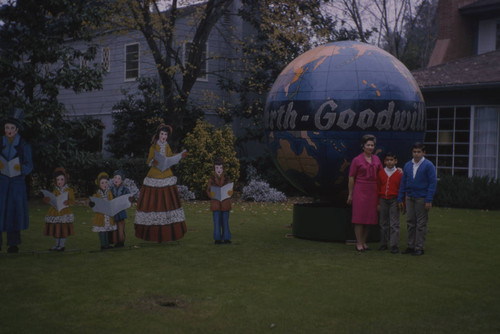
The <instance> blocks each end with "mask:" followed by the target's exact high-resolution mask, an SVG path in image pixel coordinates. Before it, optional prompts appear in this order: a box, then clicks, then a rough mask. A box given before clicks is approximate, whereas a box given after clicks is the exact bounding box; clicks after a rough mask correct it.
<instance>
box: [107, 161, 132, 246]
mask: <svg viewBox="0 0 500 334" xmlns="http://www.w3.org/2000/svg"><path fill="white" fill-rule="evenodd" d="M124 180H125V173H124V172H123V171H122V170H117V171H115V172H114V173H113V184H112V185H111V193H112V194H113V197H114V198H116V197H119V196H123V195H127V194H130V190H129V189H128V188H127V187H125V185H124V184H123V181H124ZM133 200H134V197H133V196H130V197H129V201H130V202H133ZM114 219H115V223H116V225H117V227H118V242H117V243H116V244H115V247H123V246H124V245H125V219H127V211H126V210H122V211H120V212H118V213H117V214H116V215H115V216H114Z"/></svg>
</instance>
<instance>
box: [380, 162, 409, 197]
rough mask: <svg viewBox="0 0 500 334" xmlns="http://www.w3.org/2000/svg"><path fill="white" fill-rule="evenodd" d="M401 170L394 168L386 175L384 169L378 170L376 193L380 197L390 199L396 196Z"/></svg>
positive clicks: (401, 174)
mask: <svg viewBox="0 0 500 334" xmlns="http://www.w3.org/2000/svg"><path fill="white" fill-rule="evenodd" d="M402 176H403V172H401V171H400V170H399V169H396V171H395V172H394V173H392V174H391V176H390V177H389V176H387V173H386V172H385V169H381V170H380V171H379V172H378V177H377V194H378V196H379V197H380V198H384V199H391V198H394V197H398V193H399V185H400V184H401V177H402Z"/></svg>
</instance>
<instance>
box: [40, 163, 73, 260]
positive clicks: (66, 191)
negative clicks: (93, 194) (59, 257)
mask: <svg viewBox="0 0 500 334" xmlns="http://www.w3.org/2000/svg"><path fill="white" fill-rule="evenodd" d="M53 177H54V183H55V187H54V191H53V192H52V194H53V195H54V197H53V198H55V199H57V197H59V196H63V198H62V199H63V200H64V201H63V203H62V208H61V209H60V210H58V208H57V205H56V206H54V205H51V206H50V207H49V210H48V211H47V215H46V216H45V228H44V230H43V235H45V236H51V237H54V238H55V239H56V244H55V246H54V247H52V248H51V249H50V251H58V252H62V251H64V249H65V248H66V238H67V237H68V236H70V235H73V234H74V231H73V222H74V221H75V216H74V215H73V212H72V211H71V208H70V206H71V205H75V193H74V192H73V189H71V188H70V187H69V186H68V181H69V174H68V173H66V170H65V169H64V168H62V167H57V168H56V169H54V172H53ZM43 200H44V202H45V203H50V200H51V199H50V197H48V196H45V197H44V198H43Z"/></svg>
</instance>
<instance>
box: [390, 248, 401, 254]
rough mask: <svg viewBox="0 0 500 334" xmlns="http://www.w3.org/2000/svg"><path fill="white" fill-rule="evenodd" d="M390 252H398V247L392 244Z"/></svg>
mask: <svg viewBox="0 0 500 334" xmlns="http://www.w3.org/2000/svg"><path fill="white" fill-rule="evenodd" d="M391 253H392V254H397V253H399V247H398V246H392V248H391Z"/></svg>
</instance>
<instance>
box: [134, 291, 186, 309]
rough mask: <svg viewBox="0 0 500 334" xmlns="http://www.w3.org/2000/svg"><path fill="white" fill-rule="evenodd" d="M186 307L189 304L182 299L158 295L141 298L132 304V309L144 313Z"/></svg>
mask: <svg viewBox="0 0 500 334" xmlns="http://www.w3.org/2000/svg"><path fill="white" fill-rule="evenodd" d="M188 306H189V303H188V302H187V301H186V300H184V299H181V298H177V297H172V296H160V295H155V296H146V297H142V298H139V299H137V300H136V301H134V302H133V303H132V307H133V308H135V309H137V310H141V311H146V312H158V311H161V310H175V309H185V308H187V307H188Z"/></svg>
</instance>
